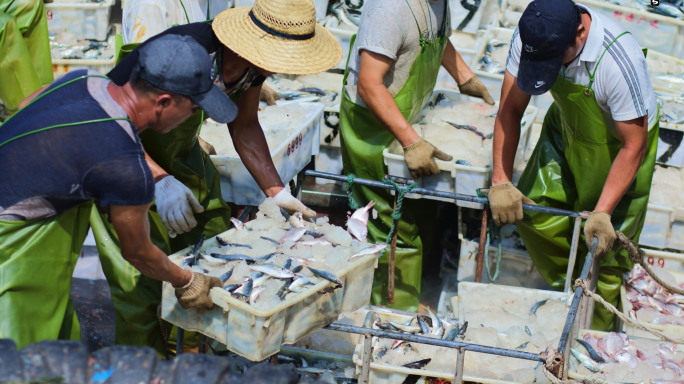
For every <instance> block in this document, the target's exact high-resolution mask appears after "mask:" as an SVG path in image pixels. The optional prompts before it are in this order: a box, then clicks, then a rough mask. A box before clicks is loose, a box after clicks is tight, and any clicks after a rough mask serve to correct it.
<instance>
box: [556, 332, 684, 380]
mask: <svg viewBox="0 0 684 384" xmlns="http://www.w3.org/2000/svg"><path fill="white" fill-rule="evenodd" d="M683 362H684V347H682V346H679V345H677V344H673V343H669V342H664V341H660V340H652V339H647V338H641V337H635V336H628V335H626V334H624V333H616V332H610V333H606V332H598V331H591V330H581V331H580V332H579V337H578V338H577V339H575V340H573V341H572V344H571V349H570V357H569V370H568V376H569V377H570V378H572V379H575V380H580V381H582V382H598V383H608V384H612V383H681V382H682V380H683V379H684V375H683V373H682V369H683V367H684V363H683Z"/></svg>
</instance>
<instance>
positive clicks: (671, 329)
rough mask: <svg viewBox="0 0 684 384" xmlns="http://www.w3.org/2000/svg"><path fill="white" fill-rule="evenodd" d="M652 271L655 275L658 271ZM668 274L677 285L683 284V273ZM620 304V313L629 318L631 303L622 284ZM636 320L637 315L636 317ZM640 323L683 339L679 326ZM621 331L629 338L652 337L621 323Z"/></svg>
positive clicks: (654, 269) (682, 331) (683, 328)
mask: <svg viewBox="0 0 684 384" xmlns="http://www.w3.org/2000/svg"><path fill="white" fill-rule="evenodd" d="M652 269H653V271H654V272H655V273H656V274H657V273H658V271H659V268H652ZM667 272H668V273H669V274H671V275H672V276H674V278H675V280H676V281H677V283H678V284H679V283H684V273H680V272H674V271H667ZM620 302H621V303H622V313H623V314H624V315H625V316H627V317H629V312H630V311H631V310H632V303H630V301H629V300H627V290H626V288H625V285H624V284H622V286H621V287H620ZM637 318H638V315H637ZM641 322H642V323H644V324H646V325H648V326H649V327H651V328H653V329H655V330H657V331H660V332H663V333H665V334H667V335H670V336H675V337H684V326H681V325H673V324H655V323H650V322H647V321H643V320H642V321H641ZM622 331H623V332H624V333H626V334H628V335H630V336H639V337H653V335H652V334H650V333H648V332H645V331H642V330H640V329H637V328H636V327H634V326H633V325H630V324H627V323H623V324H622Z"/></svg>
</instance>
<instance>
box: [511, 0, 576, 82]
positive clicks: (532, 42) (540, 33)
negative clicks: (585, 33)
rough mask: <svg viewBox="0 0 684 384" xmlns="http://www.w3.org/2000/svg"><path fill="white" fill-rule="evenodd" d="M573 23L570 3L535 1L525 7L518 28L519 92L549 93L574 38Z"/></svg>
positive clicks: (574, 15) (574, 21)
mask: <svg viewBox="0 0 684 384" xmlns="http://www.w3.org/2000/svg"><path fill="white" fill-rule="evenodd" d="M577 23H578V20H577V10H576V8H575V4H574V3H573V2H572V1H570V0H535V1H533V2H531V3H530V4H529V5H528V6H527V8H526V9H525V12H523V14H522V17H520V23H519V24H518V30H519V32H520V40H521V41H522V50H521V52H520V66H519V67H518V87H520V89H521V90H522V91H523V92H525V93H527V94H530V95H541V94H542V93H546V92H547V91H548V90H549V89H551V87H552V86H553V83H554V82H555V81H556V77H557V76H558V73H559V72H560V69H561V65H563V56H564V55H565V51H566V50H567V49H568V48H569V47H570V45H571V44H572V42H573V40H574V38H575V35H576V34H577Z"/></svg>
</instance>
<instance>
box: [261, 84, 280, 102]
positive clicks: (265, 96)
mask: <svg viewBox="0 0 684 384" xmlns="http://www.w3.org/2000/svg"><path fill="white" fill-rule="evenodd" d="M276 100H280V95H278V92H276V91H274V90H272V89H271V88H269V87H268V86H267V85H266V84H262V85H261V92H260V93H259V101H264V102H266V104H268V106H269V107H270V106H273V105H276Z"/></svg>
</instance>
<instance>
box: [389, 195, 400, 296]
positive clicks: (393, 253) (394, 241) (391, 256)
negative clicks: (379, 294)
mask: <svg viewBox="0 0 684 384" xmlns="http://www.w3.org/2000/svg"><path fill="white" fill-rule="evenodd" d="M398 199H399V193H396V192H395V193H394V210H393V212H396V211H397V202H398V201H399V200H398ZM393 220H394V219H393ZM397 232H399V223H397V225H396V227H394V232H393V233H392V242H391V243H390V254H389V263H387V269H388V271H387V272H388V273H387V275H388V280H389V281H388V282H387V284H388V285H387V302H388V303H390V304H394V260H395V256H396V252H397Z"/></svg>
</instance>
